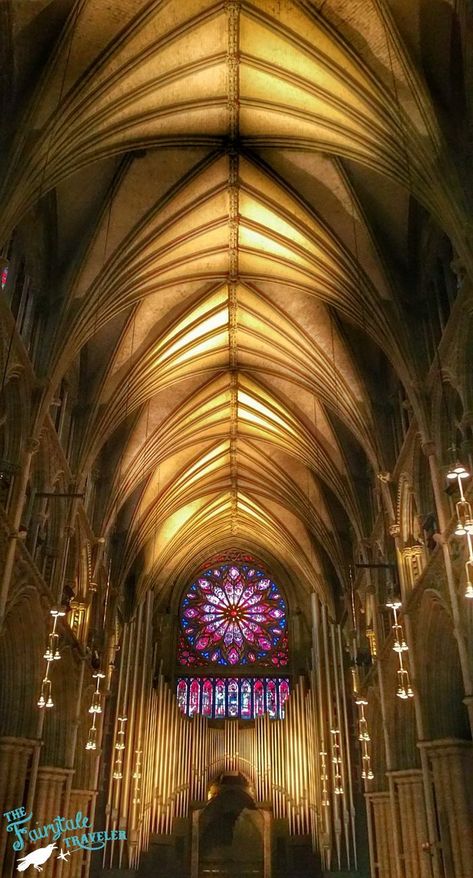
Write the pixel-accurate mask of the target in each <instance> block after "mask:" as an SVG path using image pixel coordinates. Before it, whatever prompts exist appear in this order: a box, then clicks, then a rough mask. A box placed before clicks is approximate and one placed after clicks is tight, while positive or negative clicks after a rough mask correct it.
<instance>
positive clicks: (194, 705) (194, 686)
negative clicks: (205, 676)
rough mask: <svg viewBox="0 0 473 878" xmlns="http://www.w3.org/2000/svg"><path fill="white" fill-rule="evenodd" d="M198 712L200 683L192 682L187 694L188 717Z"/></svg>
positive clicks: (197, 681)
mask: <svg viewBox="0 0 473 878" xmlns="http://www.w3.org/2000/svg"><path fill="white" fill-rule="evenodd" d="M199 711H200V682H199V680H192V683H191V685H190V692H189V716H193V714H194V713H199Z"/></svg>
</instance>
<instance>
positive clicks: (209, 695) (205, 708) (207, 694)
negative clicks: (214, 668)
mask: <svg viewBox="0 0 473 878" xmlns="http://www.w3.org/2000/svg"><path fill="white" fill-rule="evenodd" d="M212 706H213V686H212V683H211V681H210V680H205V682H204V684H203V686H202V716H212Z"/></svg>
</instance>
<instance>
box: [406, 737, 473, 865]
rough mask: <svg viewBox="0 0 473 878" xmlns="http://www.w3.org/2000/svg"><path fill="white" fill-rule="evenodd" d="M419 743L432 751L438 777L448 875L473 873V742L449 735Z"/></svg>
mask: <svg viewBox="0 0 473 878" xmlns="http://www.w3.org/2000/svg"><path fill="white" fill-rule="evenodd" d="M419 746H421V747H424V748H425V749H426V751H427V753H428V756H429V760H430V764H431V766H432V774H433V781H434V790H435V799H436V804H437V814H438V822H439V826H440V844H441V850H442V857H443V862H444V869H445V875H446V876H448V878H471V876H472V875H473V743H472V742H471V741H460V740H457V739H455V738H446V739H443V740H440V741H427V742H424V743H422V744H420V745H419Z"/></svg>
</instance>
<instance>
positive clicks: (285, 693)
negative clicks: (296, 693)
mask: <svg viewBox="0 0 473 878" xmlns="http://www.w3.org/2000/svg"><path fill="white" fill-rule="evenodd" d="M288 698H289V683H288V681H287V680H281V681H280V683H279V716H280V717H281V719H284V705H285V703H286V701H287V699H288Z"/></svg>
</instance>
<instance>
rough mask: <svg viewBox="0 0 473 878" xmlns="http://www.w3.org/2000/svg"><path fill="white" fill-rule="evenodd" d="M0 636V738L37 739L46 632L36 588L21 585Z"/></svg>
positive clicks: (8, 611)
mask: <svg viewBox="0 0 473 878" xmlns="http://www.w3.org/2000/svg"><path fill="white" fill-rule="evenodd" d="M17 593H18V597H17V599H16V600H15V602H14V603H12V604H11V605H10V606H9V607H8V608H7V615H6V618H5V627H4V631H3V634H2V637H0V679H1V681H2V682H1V686H0V736H11V737H22V738H36V736H37V726H38V716H37V711H36V708H35V705H36V702H37V700H38V697H39V691H40V686H41V674H42V670H43V668H44V659H43V653H44V649H45V643H46V633H45V627H44V623H43V611H42V608H41V603H40V598H39V594H38V592H37V591H36V589H34V588H32V587H29V586H26V585H25V588H24V590H23V589H22V588H21V583H20V584H18V585H17Z"/></svg>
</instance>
